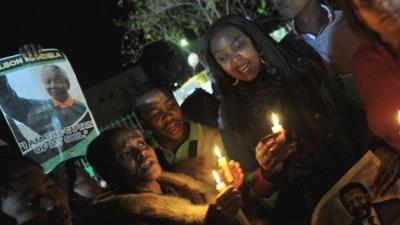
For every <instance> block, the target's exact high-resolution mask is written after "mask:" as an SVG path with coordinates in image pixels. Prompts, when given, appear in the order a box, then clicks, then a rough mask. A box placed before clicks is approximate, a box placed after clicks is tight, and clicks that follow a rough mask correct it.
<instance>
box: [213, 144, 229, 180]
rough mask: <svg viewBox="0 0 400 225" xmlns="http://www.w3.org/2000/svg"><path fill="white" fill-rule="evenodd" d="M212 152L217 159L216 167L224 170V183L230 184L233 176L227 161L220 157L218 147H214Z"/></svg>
mask: <svg viewBox="0 0 400 225" xmlns="http://www.w3.org/2000/svg"><path fill="white" fill-rule="evenodd" d="M214 152H215V154H216V155H217V157H218V159H217V160H218V165H219V166H220V167H221V168H222V169H223V170H224V175H225V178H226V181H228V182H229V183H231V182H232V181H233V175H232V172H231V169H230V168H229V165H228V161H227V160H226V158H225V157H223V156H222V155H221V151H220V150H219V148H218V146H215V148H214Z"/></svg>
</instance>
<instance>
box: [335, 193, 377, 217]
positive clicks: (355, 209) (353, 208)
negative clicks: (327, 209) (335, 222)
mask: <svg viewBox="0 0 400 225" xmlns="http://www.w3.org/2000/svg"><path fill="white" fill-rule="evenodd" d="M342 202H343V205H344V206H345V207H346V209H347V211H348V212H349V213H350V214H351V215H352V216H353V217H354V218H356V219H359V220H363V219H366V218H368V217H369V215H370V214H371V207H372V205H371V199H370V196H369V195H368V194H367V193H364V192H363V191H362V190H360V189H358V188H354V189H351V190H349V191H348V192H347V193H346V194H344V196H343V198H342Z"/></svg>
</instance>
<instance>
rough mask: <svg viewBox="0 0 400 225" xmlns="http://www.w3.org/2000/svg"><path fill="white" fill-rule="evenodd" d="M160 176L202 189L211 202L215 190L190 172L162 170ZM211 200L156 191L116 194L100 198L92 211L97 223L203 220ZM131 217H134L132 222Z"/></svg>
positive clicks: (191, 221)
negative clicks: (194, 200)
mask: <svg viewBox="0 0 400 225" xmlns="http://www.w3.org/2000/svg"><path fill="white" fill-rule="evenodd" d="M160 179H163V180H174V181H175V182H179V183H182V184H186V185H188V186H189V187H190V188H191V189H193V190H197V191H199V192H200V193H203V194H204V195H205V196H206V198H207V201H208V202H210V201H211V199H213V197H215V194H216V191H215V190H213V188H211V187H209V186H208V185H206V184H204V183H202V182H200V181H197V180H195V179H193V178H191V177H189V176H186V175H183V174H177V173H168V172H163V174H162V175H161V177H160ZM208 208H209V204H206V205H194V204H192V203H191V202H190V201H189V200H187V199H183V198H179V197H174V196H167V195H160V194H156V193H149V192H146V193H141V194H123V195H113V196H111V197H105V198H100V199H97V200H96V201H95V202H94V205H93V212H94V213H95V215H93V217H95V218H94V219H95V221H96V223H97V224H152V223H154V224H182V225H189V224H190V225H194V224H203V223H204V220H205V217H206V214H207V211H208ZM129 221H132V223H130V222H129Z"/></svg>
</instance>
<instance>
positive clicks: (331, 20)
mask: <svg viewBox="0 0 400 225" xmlns="http://www.w3.org/2000/svg"><path fill="white" fill-rule="evenodd" d="M321 8H322V9H324V10H325V12H326V13H328V23H327V24H325V26H323V27H322V28H321V30H320V31H319V32H318V35H319V34H320V33H322V31H324V29H325V28H326V27H327V26H328V25H329V24H331V23H332V22H333V20H334V19H335V13H334V12H333V11H332V9H331V8H329V7H328V6H327V5H324V4H321ZM291 25H292V30H293V32H294V34H295V35H308V36H309V37H311V38H313V39H315V38H316V36H315V35H313V34H310V33H300V31H298V30H297V29H296V24H295V20H292V22H291ZM318 35H317V36H318Z"/></svg>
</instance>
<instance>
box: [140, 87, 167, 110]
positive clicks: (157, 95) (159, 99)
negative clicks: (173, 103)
mask: <svg viewBox="0 0 400 225" xmlns="http://www.w3.org/2000/svg"><path fill="white" fill-rule="evenodd" d="M168 100H171V98H170V97H169V96H168V95H167V94H166V93H164V92H163V91H161V90H159V89H153V90H151V91H149V92H147V93H146V94H144V95H143V96H141V97H139V98H137V99H136V100H135V107H139V106H150V105H152V104H157V103H164V102H166V101H168Z"/></svg>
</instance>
